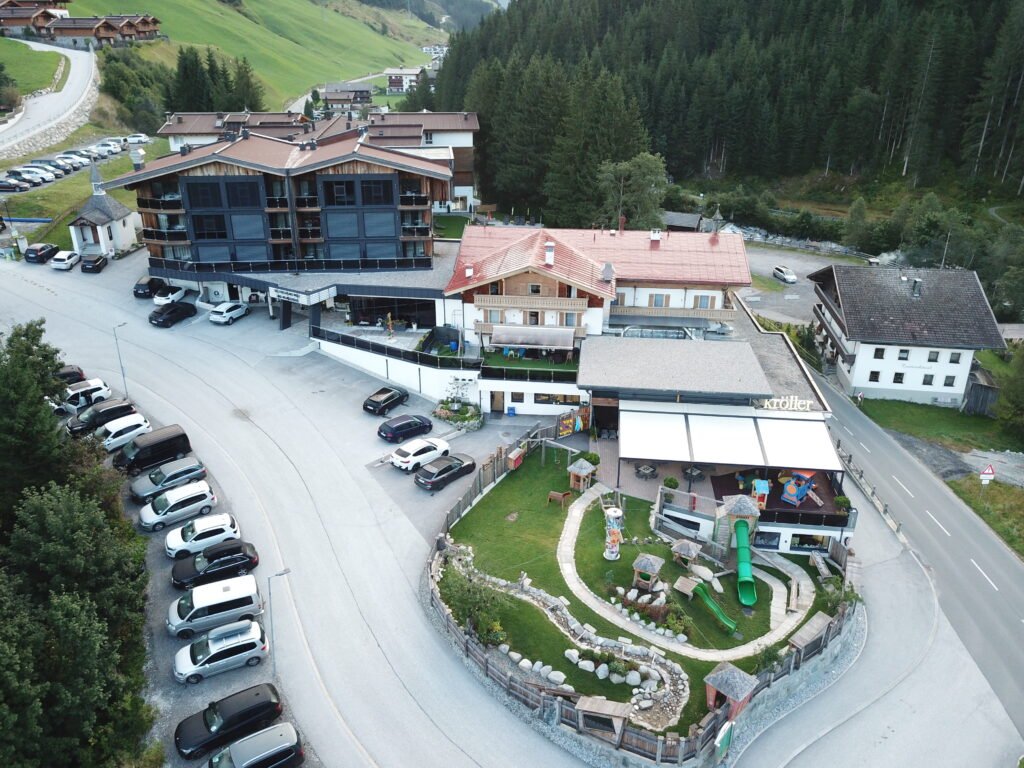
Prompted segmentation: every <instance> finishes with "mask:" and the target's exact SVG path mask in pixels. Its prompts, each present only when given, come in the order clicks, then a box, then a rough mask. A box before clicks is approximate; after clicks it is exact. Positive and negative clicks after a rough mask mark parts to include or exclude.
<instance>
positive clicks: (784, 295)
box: [737, 243, 855, 324]
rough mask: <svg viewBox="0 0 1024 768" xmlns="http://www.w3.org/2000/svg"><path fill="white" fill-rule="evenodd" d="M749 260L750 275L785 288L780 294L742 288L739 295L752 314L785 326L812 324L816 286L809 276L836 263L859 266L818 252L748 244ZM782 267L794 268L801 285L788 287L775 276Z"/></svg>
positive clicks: (798, 283) (798, 282) (779, 291)
mask: <svg viewBox="0 0 1024 768" xmlns="http://www.w3.org/2000/svg"><path fill="white" fill-rule="evenodd" d="M746 245H747V257H748V258H749V260H750V272H751V274H754V275H761V276H762V277H764V278H767V279H768V280H771V281H772V282H773V284H777V286H778V287H779V288H780V289H781V290H778V291H762V290H760V289H758V288H755V287H750V288H740V289H739V291H737V293H738V294H739V296H740V298H742V299H743V300H744V301H745V302H747V304H748V306H749V307H750V309H751V311H752V312H756V313H757V314H759V315H764V316H765V317H767V318H769V319H771V320H776V321H778V322H782V323H801V324H803V323H809V322H811V320H812V318H813V309H814V305H815V304H816V303H817V299H816V298H815V297H814V283H812V282H811V281H810V280H808V279H807V275H809V274H810V273H811V272H816V271H818V270H819V269H823V268H824V267H827V266H830V265H832V264H851V263H855V262H853V261H851V260H850V259H846V258H844V259H834V258H830V257H828V256H824V255H822V254H818V253H806V252H804V251H795V250H791V249H789V248H767V247H765V246H763V245H756V244H753V243H747V244H746ZM776 264H782V265H784V266H787V267H789V268H790V269H792V270H793V271H794V272H795V273H796V276H797V282H796V283H795V284H793V285H786V284H784V283H782V282H780V281H778V280H776V279H775V278H773V277H772V268H773V267H775V265H776Z"/></svg>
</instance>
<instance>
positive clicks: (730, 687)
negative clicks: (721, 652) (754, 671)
mask: <svg viewBox="0 0 1024 768" xmlns="http://www.w3.org/2000/svg"><path fill="white" fill-rule="evenodd" d="M704 682H705V683H706V684H707V685H710V686H711V687H712V688H714V689H715V690H716V691H719V692H720V693H724V694H725V696H726V697H727V698H729V699H730V700H732V701H743V700H744V699H745V698H747V696H749V695H750V694H751V693H752V692H753V690H754V688H756V687H757V678H756V677H754V676H753V675H748V674H747V673H746V672H744V671H743V670H742V669H740V668H739V667H734V666H733V665H732V664H730V663H729V662H727V661H723V662H721V663H720V664H719V665H718V666H717V667H715V668H714V669H713V670H711V674H710V675H708V676H707V677H705V678H704Z"/></svg>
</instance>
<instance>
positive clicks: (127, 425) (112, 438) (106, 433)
mask: <svg viewBox="0 0 1024 768" xmlns="http://www.w3.org/2000/svg"><path fill="white" fill-rule="evenodd" d="M152 431H153V427H151V426H150V425H149V420H148V419H147V418H146V417H145V416H143V415H142V414H141V413H133V414H131V415H129V416H122V417H121V418H120V419H114V420H113V421H108V422H107V423H106V424H104V425H103V426H102V427H100V428H99V429H97V430H96V438H97V439H98V440H102V441H103V447H104V448H105V449H106V451H107V453H113V452H114V451H116V450H117V449H118V448H120V447H121V446H122V445H126V444H128V443H129V442H131V441H132V440H134V439H135V438H136V437H138V436H139V435H144V434H146V433H147V432H152Z"/></svg>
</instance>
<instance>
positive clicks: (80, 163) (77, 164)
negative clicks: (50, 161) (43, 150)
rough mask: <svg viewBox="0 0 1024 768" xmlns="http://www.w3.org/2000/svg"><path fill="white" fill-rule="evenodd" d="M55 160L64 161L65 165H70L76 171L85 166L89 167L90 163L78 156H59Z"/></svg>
mask: <svg viewBox="0 0 1024 768" xmlns="http://www.w3.org/2000/svg"><path fill="white" fill-rule="evenodd" d="M54 159H55V160H63V161H64V162H65V163H68V164H69V165H70V166H71V167H72V168H73V169H75V170H76V171H77V170H78V169H79V168H84V167H85V166H87V165H88V164H89V161H88V160H86V159H85V158H84V157H79V156H78V155H72V154H61V155H57V157H55V158H54Z"/></svg>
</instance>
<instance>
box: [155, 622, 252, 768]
mask: <svg viewBox="0 0 1024 768" xmlns="http://www.w3.org/2000/svg"><path fill="white" fill-rule="evenodd" d="M268 653H270V643H269V641H268V640H267V633H266V631H265V630H264V629H263V625H262V624H260V623H259V622H258V621H235V622H232V623H231V624H225V625H224V626H222V627H217V628H215V629H211V630H210V631H209V632H207V633H206V634H205V635H200V636H199V637H198V638H196V639H195V640H193V641H192V642H191V643H189V644H188V645H186V646H185V647H184V648H182V649H181V650H180V651H178V652H177V653H176V654H174V679H175V680H177V681H178V682H179V683H192V684H195V683H199V682H202V680H203V679H204V678H207V677H210V676H212V675H219V674H220V673H221V672H227V671H228V670H229V669H238V668H239V667H255V666H257V665H258V664H259V663H260V662H261V661H263V659H265V658H266V657H267V654H268ZM265 765H269V763H265Z"/></svg>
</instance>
